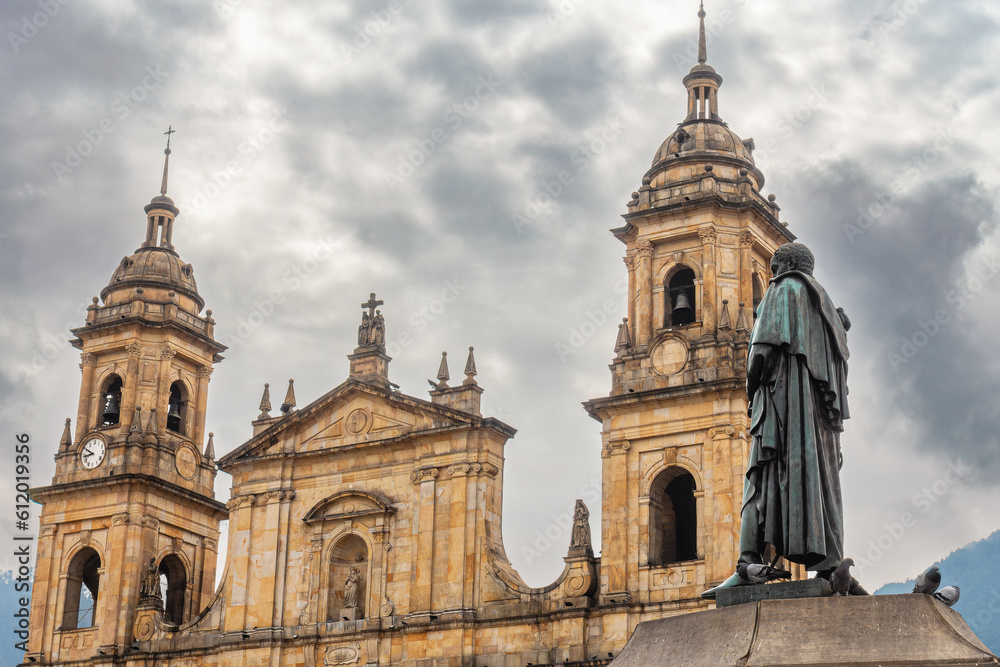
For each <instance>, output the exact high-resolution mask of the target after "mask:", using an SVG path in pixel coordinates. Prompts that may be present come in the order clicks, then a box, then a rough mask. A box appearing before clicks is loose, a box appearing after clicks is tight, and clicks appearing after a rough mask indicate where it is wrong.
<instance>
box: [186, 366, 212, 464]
mask: <svg viewBox="0 0 1000 667" xmlns="http://www.w3.org/2000/svg"><path fill="white" fill-rule="evenodd" d="M211 379H212V367H211V366H202V367H201V368H199V369H198V387H197V396H196V397H195V407H194V415H192V416H191V418H190V419H189V420H188V422H189V424H190V428H191V440H192V441H193V442H194V443H195V444H196V445H197V446H198V448H199V449H201V450H204V447H205V415H206V414H207V410H208V383H209V382H210V381H211Z"/></svg>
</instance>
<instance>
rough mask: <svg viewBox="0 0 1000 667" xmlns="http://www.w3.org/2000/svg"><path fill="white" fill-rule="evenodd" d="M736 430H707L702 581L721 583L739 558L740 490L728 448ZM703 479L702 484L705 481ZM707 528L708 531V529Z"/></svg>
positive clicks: (729, 427)
mask: <svg viewBox="0 0 1000 667" xmlns="http://www.w3.org/2000/svg"><path fill="white" fill-rule="evenodd" d="M735 433H736V429H735V428H733V426H731V425H728V424H726V425H720V426H713V427H712V428H710V429H709V430H708V439H707V441H706V443H705V453H706V454H707V455H708V456H707V457H706V458H709V457H710V461H711V466H712V476H711V478H710V479H711V481H710V482H709V481H706V484H711V490H712V493H711V513H710V514H701V515H700V519H701V520H702V521H704V522H705V525H706V528H708V530H706V534H705V553H704V557H705V565H706V573H705V575H706V577H707V578H708V580H709V581H712V582H716V581H722V580H723V579H725V578H726V577H728V576H729V575H731V574H732V573H733V572H735V568H736V559H737V557H738V556H739V547H738V545H739V525H740V523H739V519H740V516H739V513H740V507H741V505H742V502H743V487H742V486H740V488H739V490H738V491H737V490H736V489H735V488H734V485H735V480H736V479H737V477H738V478H739V479H742V473H740V475H734V474H733V469H734V468H736V467H737V465H738V461H733V460H732V453H731V445H732V438H733V436H734V435H735ZM708 479H709V478H708V476H707V475H706V480H708ZM709 527H710V528H709Z"/></svg>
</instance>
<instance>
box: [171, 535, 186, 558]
mask: <svg viewBox="0 0 1000 667" xmlns="http://www.w3.org/2000/svg"><path fill="white" fill-rule="evenodd" d="M183 546H184V541H183V540H182V539H181V538H179V537H175V538H173V539H171V540H170V550H171V551H172V552H173V553H175V554H179V553H180V552H181V547H183Z"/></svg>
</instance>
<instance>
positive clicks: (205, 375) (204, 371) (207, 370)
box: [198, 366, 215, 380]
mask: <svg viewBox="0 0 1000 667" xmlns="http://www.w3.org/2000/svg"><path fill="white" fill-rule="evenodd" d="M214 370H215V369H214V368H212V367H211V366H199V367H198V379H199V380H210V379H212V371H214Z"/></svg>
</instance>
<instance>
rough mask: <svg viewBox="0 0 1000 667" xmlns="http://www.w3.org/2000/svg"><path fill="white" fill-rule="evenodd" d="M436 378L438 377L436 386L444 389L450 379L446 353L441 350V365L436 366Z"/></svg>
mask: <svg viewBox="0 0 1000 667" xmlns="http://www.w3.org/2000/svg"><path fill="white" fill-rule="evenodd" d="M437 379H438V383H437V388H438V389H445V388H447V386H448V380H450V379H451V375H449V374H448V353H447V352H442V353H441V365H440V366H438V374H437Z"/></svg>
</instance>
